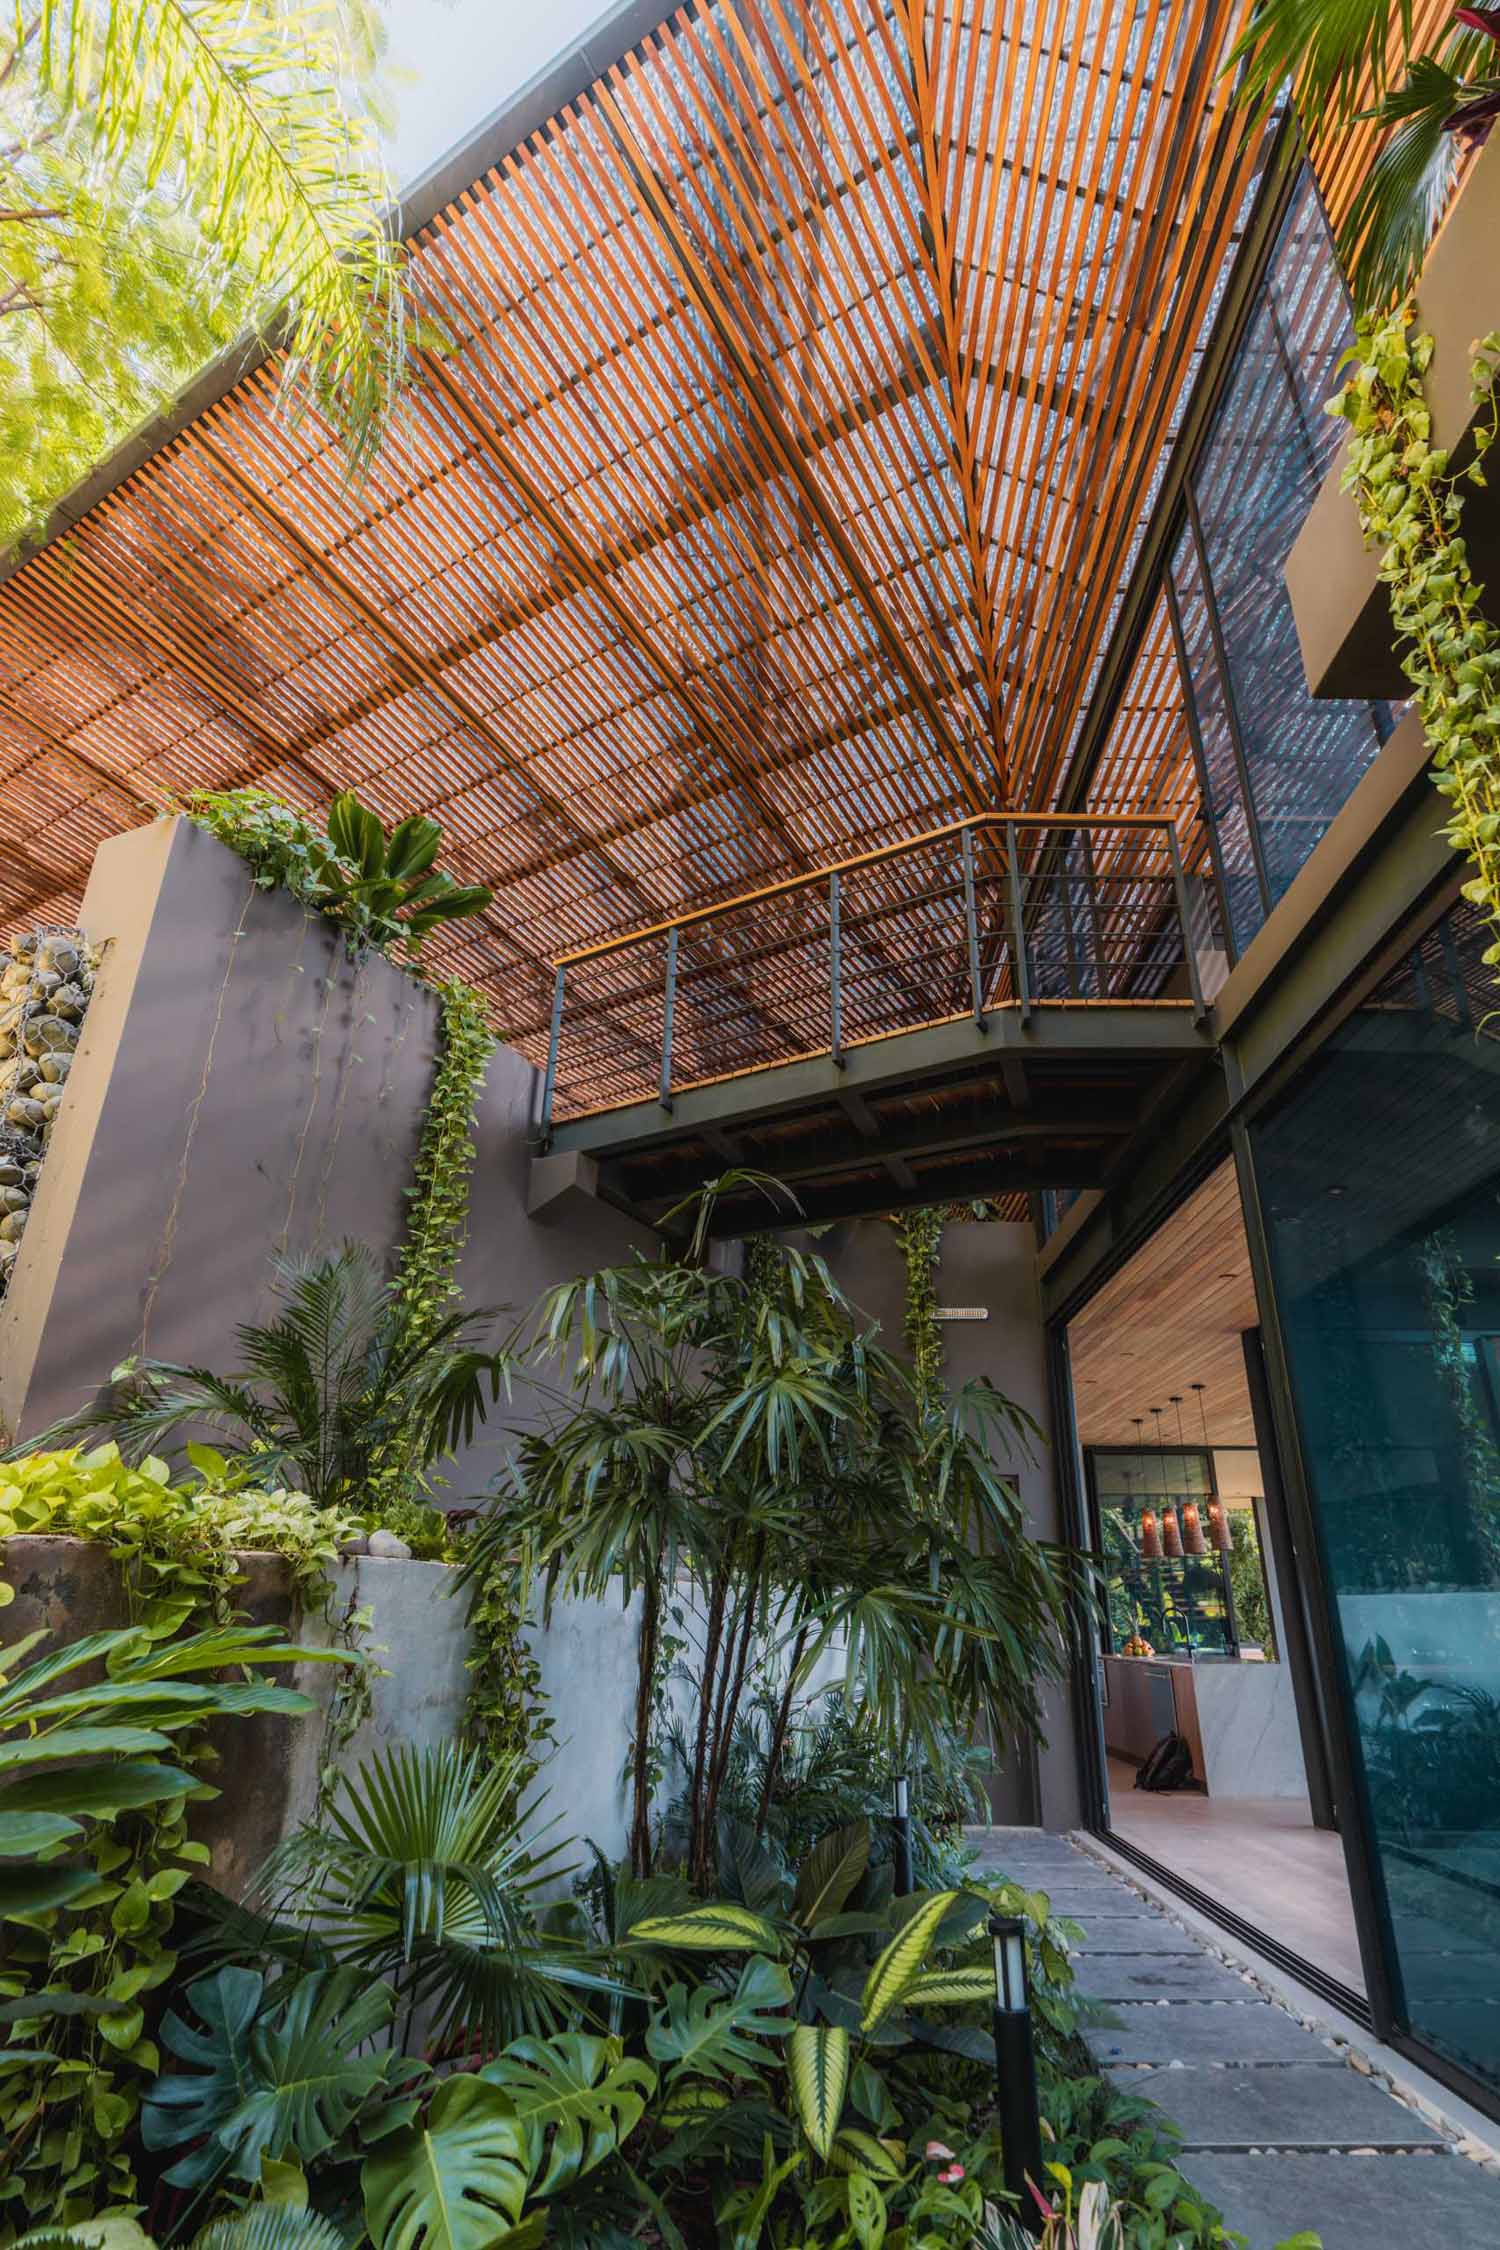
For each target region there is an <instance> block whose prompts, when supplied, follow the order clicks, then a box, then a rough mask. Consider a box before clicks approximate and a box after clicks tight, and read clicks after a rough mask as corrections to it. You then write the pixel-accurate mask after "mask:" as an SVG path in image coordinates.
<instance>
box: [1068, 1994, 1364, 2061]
mask: <svg viewBox="0 0 1500 2250" xmlns="http://www.w3.org/2000/svg"><path fill="white" fill-rule="evenodd" d="M1111 2013H1112V2015H1113V2016H1114V2019H1115V2021H1114V2023H1113V2025H1112V2026H1111V2027H1110V2028H1109V2029H1108V2030H1097V2031H1090V2032H1088V2033H1087V2034H1086V2037H1087V2039H1088V2043H1089V2046H1090V2048H1091V2049H1092V2050H1093V2052H1094V2054H1095V2055H1096V2056H1097V2057H1098V2059H1099V2060H1100V2062H1102V2063H1132V2062H1151V2063H1155V2062H1160V2063H1170V2062H1182V2063H1241V2062H1255V2063H1273V2062H1274V2063H1326V2064H1328V2065H1329V2066H1330V2067H1331V2068H1332V2069H1334V2070H1343V2069H1346V2068H1347V2065H1346V2064H1344V2063H1342V2062H1340V2061H1339V2060H1338V2058H1337V2057H1336V2056H1335V2055H1333V2054H1332V2053H1331V2052H1330V2050H1329V2049H1328V2048H1327V2047H1325V2046H1324V2045H1323V2043H1322V2041H1321V2040H1318V2039H1315V2038H1314V2037H1313V2035H1312V2033H1311V2032H1310V2031H1304V2030H1303V2028H1302V2026H1301V2024H1300V2023H1297V2022H1295V2021H1294V2020H1293V2018H1292V2017H1291V2016H1289V2015H1288V2014H1287V2012H1286V2010H1285V2009H1284V2008H1273V2007H1272V2006H1271V2004H1270V2002H1269V2001H1268V2000H1257V2001H1253V2002H1251V2003H1250V2005H1249V2006H1247V2007H1232V2006H1230V2005H1228V2004H1227V2003H1225V2002H1223V2001H1218V2000H1174V2001H1171V2002H1170V2003H1169V2004H1168V2005H1167V2006H1166V2007H1160V2006H1153V2005H1151V2004H1150V2003H1149V2002H1148V2003H1145V2004H1142V2003H1141V2002H1138V2001H1137V2002H1132V2003H1129V2004H1127V2005H1125V2006H1122V2007H1118V2008H1114V2009H1112V2010H1111Z"/></svg>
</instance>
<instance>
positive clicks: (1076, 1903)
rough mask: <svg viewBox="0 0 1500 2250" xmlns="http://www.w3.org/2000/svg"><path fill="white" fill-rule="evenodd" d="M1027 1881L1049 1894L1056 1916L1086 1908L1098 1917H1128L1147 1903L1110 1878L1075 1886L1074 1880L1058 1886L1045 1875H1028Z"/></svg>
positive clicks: (1103, 1877)
mask: <svg viewBox="0 0 1500 2250" xmlns="http://www.w3.org/2000/svg"><path fill="white" fill-rule="evenodd" d="M1024 1880H1025V1881H1027V1882H1029V1883H1032V1884H1034V1885H1035V1886H1036V1887H1037V1888H1038V1889H1040V1890H1044V1891H1045V1892H1046V1894H1047V1896H1048V1898H1049V1899H1050V1900H1051V1901H1052V1910H1053V1912H1054V1913H1055V1914H1081V1913H1083V1911H1084V1909H1085V1908H1086V1907H1092V1908H1093V1910H1094V1911H1095V1913H1109V1914H1126V1913H1129V1912H1131V1911H1132V1910H1133V1909H1134V1910H1139V1909H1141V1908H1143V1907H1144V1906H1145V1900H1144V1899H1142V1898H1141V1897H1140V1896H1139V1895H1138V1894H1137V1893H1136V1892H1135V1891H1128V1890H1126V1888H1125V1885H1124V1884H1123V1883H1115V1882H1112V1881H1111V1880H1110V1878H1109V1876H1107V1875H1101V1876H1100V1878H1099V1880H1098V1882H1097V1883H1075V1882H1074V1881H1073V1880H1072V1879H1071V1877H1070V1878H1069V1880H1068V1881H1067V1882H1066V1883H1055V1882H1053V1881H1052V1880H1051V1879H1050V1878H1049V1877H1048V1876H1047V1875H1045V1874H1040V1875H1030V1874H1028V1875H1027V1876H1026V1877H1025V1878H1024Z"/></svg>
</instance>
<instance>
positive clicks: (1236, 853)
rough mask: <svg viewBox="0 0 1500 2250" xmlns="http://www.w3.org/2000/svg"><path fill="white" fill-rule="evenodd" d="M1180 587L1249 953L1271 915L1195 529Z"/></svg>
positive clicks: (1181, 555)
mask: <svg viewBox="0 0 1500 2250" xmlns="http://www.w3.org/2000/svg"><path fill="white" fill-rule="evenodd" d="M1172 590H1173V593H1174V595H1175V596H1176V601H1177V615H1178V619H1179V622H1180V624H1181V628H1182V652H1183V660H1184V662H1185V664H1186V666H1187V673H1188V679H1189V681H1190V683H1191V688H1192V697H1193V710H1194V714H1195V716H1196V718H1197V723H1198V744H1199V749H1200V751H1201V754H1202V761H1203V781H1204V785H1205V800H1204V806H1203V810H1204V815H1205V818H1206V819H1207V821H1208V825H1209V828H1210V830H1211V831H1212V833H1213V836H1214V839H1215V842H1216V844H1217V847H1218V861H1219V873H1220V879H1221V881H1222V884H1223V890H1224V905H1225V909H1226V911H1227V913H1228V915H1229V923H1230V930H1229V934H1230V936H1231V938H1232V939H1233V941H1234V950H1235V952H1236V953H1243V952H1244V950H1245V948H1246V946H1247V945H1248V944H1249V943H1250V940H1251V939H1252V938H1253V937H1254V935H1255V933H1256V931H1257V930H1258V929H1259V928H1260V926H1261V924H1262V922H1263V921H1264V920H1265V918H1266V903H1265V900H1264V898H1263V897H1262V886H1261V879H1260V875H1259V873H1258V871H1257V868H1256V865H1255V849H1254V845H1253V843H1252V841H1251V836H1250V820H1249V815H1248V813H1247V811H1246V807H1245V798H1244V792H1243V790H1242V788H1241V786H1240V773H1239V761H1238V758H1237V755H1236V751H1235V744H1234V733H1233V729H1232V726H1231V722H1230V714H1229V703H1228V699H1227V697H1226V695H1225V693H1224V678H1223V673H1222V672H1221V670H1220V667H1219V662H1218V658H1217V656H1216V655H1215V653H1214V645H1213V627H1212V624H1211V622H1210V619H1209V613H1208V601H1207V598H1206V596H1205V593H1204V587H1203V573H1202V570H1201V569H1200V567H1199V562H1198V549H1197V545H1196V543H1195V541H1194V539H1193V535H1192V532H1191V531H1189V530H1184V531H1183V533H1182V536H1181V537H1180V539H1179V540H1178V542H1177V552H1176V553H1175V554H1174V556H1173V557H1172Z"/></svg>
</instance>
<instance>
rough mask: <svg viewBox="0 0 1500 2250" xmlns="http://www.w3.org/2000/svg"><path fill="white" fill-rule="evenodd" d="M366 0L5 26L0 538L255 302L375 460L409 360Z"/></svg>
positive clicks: (61, 5) (129, 5)
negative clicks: (388, 217)
mask: <svg viewBox="0 0 1500 2250" xmlns="http://www.w3.org/2000/svg"><path fill="white" fill-rule="evenodd" d="M379 39H380V32H379V19H378V16H377V14H376V12H375V10H374V9H373V8H372V7H369V6H366V5H365V0H266V4H265V5H261V6H257V7H255V8H251V9H247V8H245V7H244V6H243V5H241V4H240V0H41V4H40V5H38V6H36V7H34V8H23V9H19V10H15V11H12V12H11V15H10V20H9V22H8V24H7V26H6V28H5V30H4V31H3V32H0V206H3V207H4V223H3V225H0V455H3V457H4V460H5V463H6V477H5V480H4V486H3V489H0V545H5V544H8V543H10V542H11V541H13V540H15V539H16V538H18V537H19V536H22V535H24V534H26V533H29V532H31V531H33V530H35V529H38V528H39V527H40V526H41V524H42V523H43V522H44V521H45V518H46V514H47V510H48V508H49V506H50V505H51V503H52V502H54V501H55V500H56V499H58V498H59V497H60V496H61V495H62V494H63V493H64V492H66V491H67V490H68V489H69V488H70V486H72V485H73V484H75V483H76V482H77V481H78V479H79V478H80V477H82V476H83V475H84V474H86V472H87V471H88V469H89V468H90V467H92V466H93V464H94V463H95V462H96V461H97V460H98V459H99V458H100V457H101V456H102V455H103V454H104V453H106V452H107V451H108V450H109V448H110V447H111V446H112V445H114V444H115V443H117V442H118V441H119V440H120V439H121V438H123V437H124V436H125V435H126V434H127V433H128V432H129V431H130V430H131V429H132V428H133V427H135V426H136V425H137V424H139V423H140V422H142V421H144V420H145V419H146V418H147V417H148V416H149V415H150V414H152V413H154V412H156V411H159V410H160V409H161V408H162V407H164V406H165V405H166V404H167V402H168V401H169V399H170V397H171V395H172V393H173V392H174V390H176V389H177V388H179V387H180V386H181V385H182V384H183V383H184V382H185V381H186V380H187V379H188V378H189V377H190V376H192V375H193V374H195V373H196V372H197V371H198V369H199V368H200V367H202V366H203V364H204V363H205V362H206V361H208V360H209V359H210V358H212V357H213V356H214V354H215V353H216V352H218V351H219V350H221V349H222V348H223V347H225V346H226V345H228V344H229V343H231V342H232V341H233V340H234V339H235V337H236V336H237V335H238V334H239V333H240V332H241V331H242V330H243V329H244V328H245V327H246V326H248V325H250V324H251V323H252V322H256V321H258V322H261V323H265V324H267V325H270V324H279V327H280V331H281V333H282V334H283V335H284V337H285V340H286V342H287V345H288V352H287V358H286V361H285V364H284V373H283V382H284V385H285V389H286V395H287V397H288V399H289V400H290V401H291V402H292V403H293V404H294V405H295V404H296V403H297V402H299V401H300V400H302V399H306V398H311V399H313V400H314V401H315V402H316V404H317V406H318V408H319V410H320V412H322V413H323V414H325V415H326V416H327V417H328V418H329V419H331V420H332V421H333V422H334V424H335V425H336V426H337V427H338V428H339V429H340V430H341V431H342V432H343V434H344V437H345V440H346V444H347V447H348V450H349V452H350V455H351V458H352V459H354V460H355V461H356V462H358V461H362V460H364V459H366V458H368V456H369V454H370V452H371V450H372V448H373V446H374V444H375V442H376V441H377V440H378V436H379V433H380V430H381V428H382V426H383V424H384V421H385V419H386V416H387V414H388V412H389V410H390V406H391V404H392V401H393V398H394V395H395V391H396V387H397V385H398V383H399V381H400V378H401V373H402V367H403V358H404V342H405V338H404V327H405V316H404V303H403V292H402V278H401V277H402V251H401V246H400V244H399V243H398V242H396V241H395V240H394V239H393V237H392V235H391V233H390V230H389V228H388V227H387V225H386V223H385V218H384V209H385V206H386V204H387V202H388V201H389V189H388V184H387V182H386V180H385V177H384V174H383V172H382V169H381V165H380V161H379V153H378V140H377V131H376V127H377V122H378V120H377V117H376V114H375V111H374V109H373V108H372V106H371V101H370V98H369V96H370V89H371V87H372V83H373V72H374V68H375V64H376V60H377V55H378V47H379Z"/></svg>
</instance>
